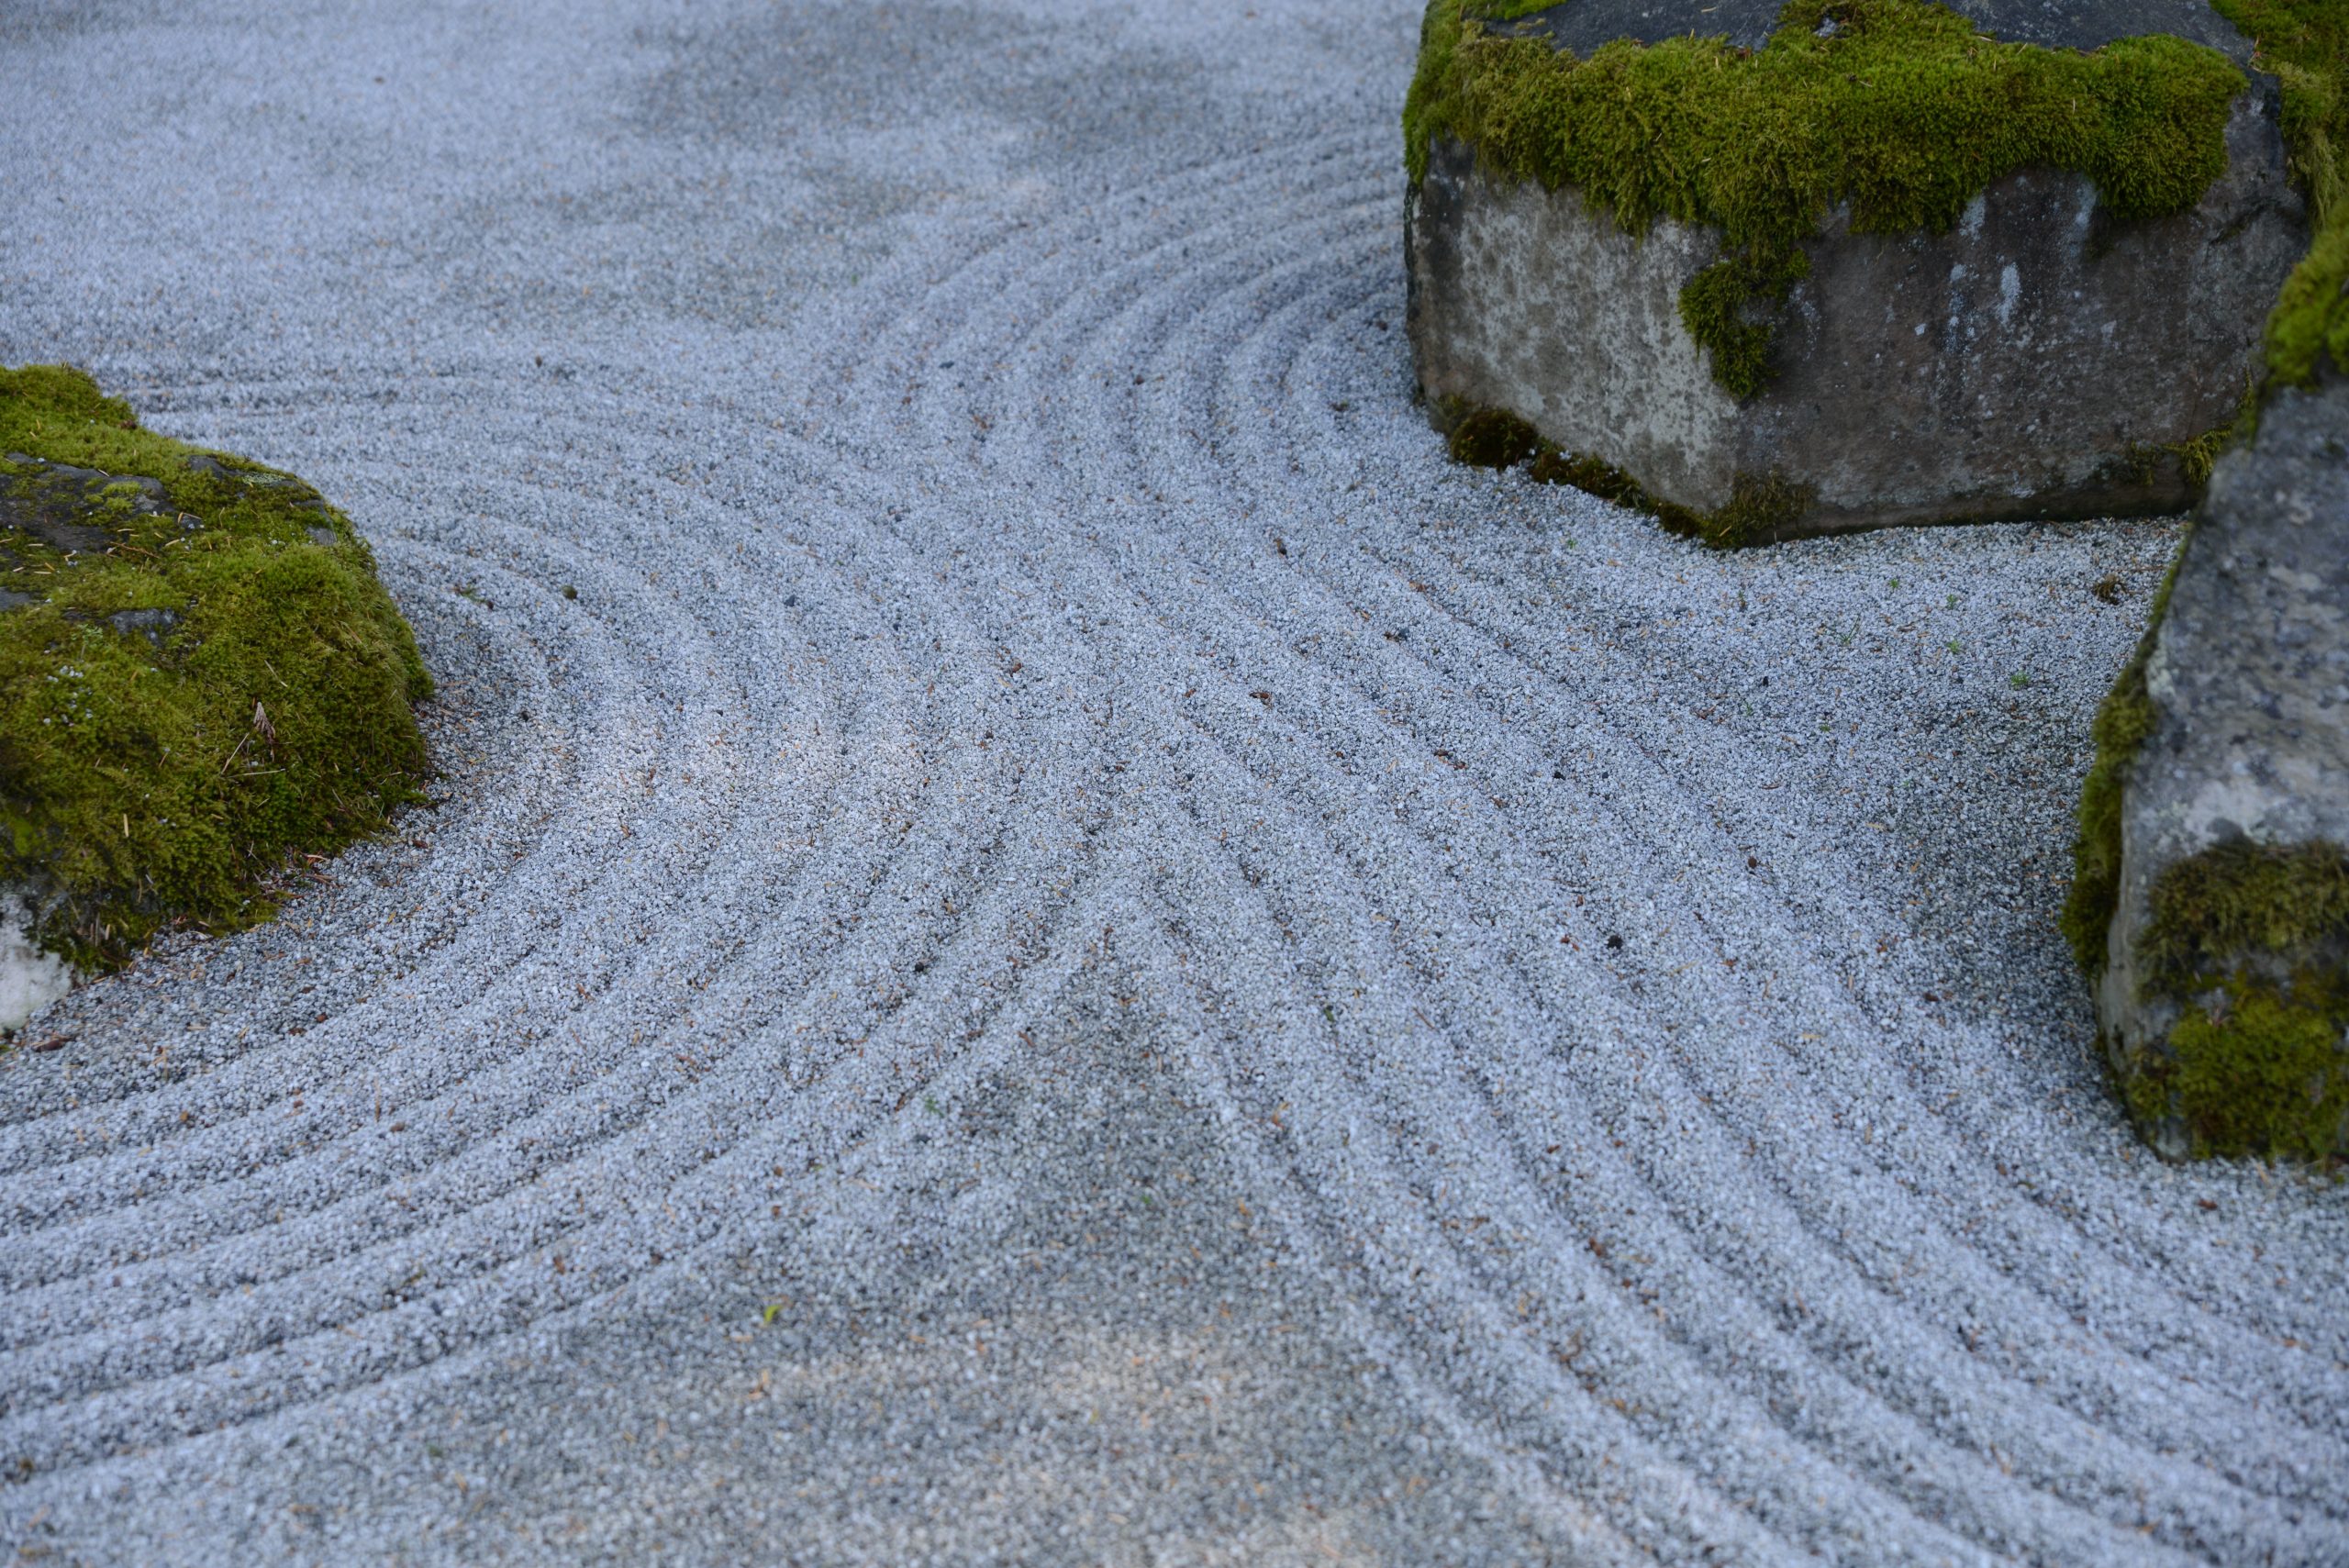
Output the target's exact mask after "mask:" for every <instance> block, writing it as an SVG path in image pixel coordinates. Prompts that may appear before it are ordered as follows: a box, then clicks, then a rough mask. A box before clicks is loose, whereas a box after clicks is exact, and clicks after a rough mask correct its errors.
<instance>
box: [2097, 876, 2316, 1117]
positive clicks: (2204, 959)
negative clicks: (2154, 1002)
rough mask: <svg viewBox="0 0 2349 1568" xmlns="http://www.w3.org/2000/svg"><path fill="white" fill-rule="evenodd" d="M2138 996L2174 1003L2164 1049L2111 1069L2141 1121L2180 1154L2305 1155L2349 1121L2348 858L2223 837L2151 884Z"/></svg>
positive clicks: (2147, 1051) (2144, 1053)
mask: <svg viewBox="0 0 2349 1568" xmlns="http://www.w3.org/2000/svg"><path fill="white" fill-rule="evenodd" d="M2147 904H2148V911H2149V917H2148V919H2147V922H2146V926H2145V931H2144V934H2143V938H2142V940H2140V942H2139V947H2138V951H2139V955H2140V960H2141V964H2142V970H2141V973H2140V976H2139V983H2140V986H2141V989H2142V991H2143V994H2144V995H2147V996H2148V997H2152V996H2176V997H2179V998H2182V999H2184V1001H2185V1011H2184V1012H2183V1014H2182V1015H2181V1016H2180V1017H2179V1018H2178V1021H2177V1023H2176V1025H2175V1026H2174V1027H2173V1028H2172V1029H2171V1030H2170V1032H2169V1036H2168V1039H2167V1040H2166V1041H2165V1042H2164V1049H2141V1050H2140V1052H2139V1054H2138V1056H2137V1058H2136V1060H2134V1061H2132V1062H2123V1063H2119V1064H2117V1065H2118V1067H2119V1069H2120V1073H2121V1082H2122V1087H2123V1095H2124V1098H2125V1099H2126V1100H2127V1102H2128V1105H2129V1108H2130V1110H2131V1112H2132V1115H2134V1116H2135V1117H2136V1118H2137V1119H2138V1120H2139V1122H2140V1123H2142V1124H2143V1125H2145V1126H2147V1127H2148V1128H2152V1127H2154V1126H2157V1125H2159V1124H2161V1123H2163V1122H2165V1121H2175V1122H2176V1124H2177V1125H2178V1126H2179V1127H2180V1128H2182V1129H2183V1130H2184V1132H2185V1134H2186V1136H2187V1139H2188V1144H2189V1151H2190V1152H2192V1153H2195V1154H2198V1155H2202V1154H2222V1155H2233V1154H2274V1155H2288V1156H2297V1157H2299V1158H2301V1159H2307V1160H2321V1159H2326V1158H2329V1157H2331V1156H2332V1155H2334V1154H2336V1153H2339V1152H2341V1151H2342V1150H2343V1144H2342V1139H2343V1132H2344V1129H2349V1045H2344V1038H2349V853H2344V852H2343V850H2342V848H2341V846H2339V845H2338V844H2330V843H2321V842H2319V843H2305V844H2297V845H2291V846H2275V845H2266V844H2254V843H2252V842H2249V841H2248V840H2237V841H2235V842H2232V843H2227V844H2221V845H2217V846H2214V847H2213V848H2211V849H2209V850H2206V851H2203V852H2201V853H2200V854H2199V855H2195V856H2193V857H2192V858H2190V859H2188V860H2185V861H2181V862H2178V863H2177V864H2176V865H2173V866H2170V867H2169V868H2167V869H2166V870H2165V871H2164V872H2163V873H2162V874H2161V875H2160V876H2159V877H2157V878H2156V879H2155V880H2154V886H2153V888H2152V890H2151V892H2150V894H2149V895H2148V899H2147Z"/></svg>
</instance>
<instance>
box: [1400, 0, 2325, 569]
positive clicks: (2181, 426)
mask: <svg viewBox="0 0 2349 1568" xmlns="http://www.w3.org/2000/svg"><path fill="white" fill-rule="evenodd" d="M1748 9H1751V10H1753V14H1754V16H1755V17H1760V16H1761V14H1762V12H1763V10H1765V9H1766V10H1767V11H1768V13H1769V18H1768V20H1774V19H1775V17H1776V10H1777V7H1776V5H1763V4H1759V3H1757V5H1756V6H1753V7H1748ZM1958 9H1960V10H1962V11H1964V12H1965V14H1967V15H1969V16H1974V15H1976V12H1978V11H1987V12H1991V13H1996V15H1995V16H1994V17H1988V18H1977V19H1987V20H1989V21H1993V22H1995V23H1996V25H1997V27H1998V29H2000V30H2002V31H2003V32H2006V33H2009V34H2011V35H2013V36H2017V37H2022V38H2027V39H2032V41H2047V42H2058V41H2064V42H2069V41H2071V40H2073V39H2077V40H2079V41H2080V42H2082V43H2102V42H2106V41H2110V39H2111V38H2112V37H2116V36H2128V35H2133V34H2139V33H2143V32H2147V31H2152V30H2162V29H2161V28H2160V27H2159V25H2158V24H2160V23H2161V22H2163V21H2167V22H2170V23H2173V24H2175V27H2176V29H2177V30H2180V31H2184V32H2186V34H2187V36H2189V37H2192V38H2194V39H2196V40H2197V41H2207V42H2210V43H2212V44H2213V45H2214V46H2220V45H2224V46H2225V47H2226V49H2227V50H2228V52H2230V53H2235V54H2241V55H2247V52H2248V50H2247V46H2244V45H2243V40H2242V39H2241V37H2240V35H2237V34H2235V33H2234V32H2233V30H2232V28H2229V27H2228V26H2227V25H2226V24H2225V23H2224V22H2223V21H2221V19H2220V18H2218V17H2216V15H2215V14H2214V13H2211V12H2210V10H2209V7H2208V6H2207V5H2205V4H2203V0H2173V3H2168V4H2160V5H2131V6H2121V5H2119V4H2117V0H2116V3H2115V4H2111V5H2105V4H2094V5H2091V4H2086V3H2082V4H2076V5H2066V6H2056V7H2043V6H2037V5H2033V6H2013V5H1994V4H1991V3H1990V0H1981V3H1980V4H1977V5H1976V6H1960V7H1958ZM2172 13H2176V15H2175V16H2173V15H2172ZM1692 17H1693V18H1696V19H1697V20H1696V21H1693V22H1692ZM2132 17H2133V18H2136V19H2135V20H2134V21H2132ZM1748 20H1751V18H1747V17H1745V13H1744V12H1743V11H1741V10H1739V8H1738V6H1736V5H1735V4H1733V3H1732V4H1728V5H1724V6H1721V7H1720V8H1719V10H1718V11H1717V12H1712V13H1709V14H1708V13H1706V12H1704V11H1703V10H1702V8H1700V7H1698V6H1695V5H1693V4H1691V5H1682V6H1665V5H1662V4H1654V3H1650V4H1642V3H1640V0H1575V4H1572V5H1569V6H1561V7H1556V8H1553V10H1552V11H1549V12H1543V13H1538V14H1537V15H1536V16H1535V17H1530V18H1527V19H1526V22H1525V23H1523V24H1520V25H1521V26H1536V25H1542V26H1546V27H1547V28H1549V29H1550V30H1551V31H1552V33H1553V36H1556V37H1558V38H1560V39H1563V40H1564V41H1565V42H1567V43H1569V44H1576V45H1579V46H1580V47H1593V44H1592V40H1593V39H1597V41H1605V40H1604V39H1598V37H1597V36H1598V33H1601V32H1604V33H1606V34H1607V36H1608V37H1609V38H1612V37H1617V36H1625V34H1626V32H1627V31H1628V34H1629V36H1631V37H1635V38H1639V39H1643V40H1645V39H1652V38H1661V37H1666V36H1671V35H1672V34H1675V33H1679V32H1686V31H1689V30H1698V31H1703V32H1708V33H1716V32H1723V31H1727V32H1730V33H1731V35H1732V36H1735V29H1736V28H1737V27H1740V26H1743V25H1745V22H1746V21H1748ZM1768 20H1765V21H1761V22H1757V23H1755V25H1756V26H1758V27H1761V28H1764V29H1765V31H1766V27H1767V25H1768ZM2189 22H2190V23H2191V25H2190V26H2189ZM1633 23H1636V24H1638V25H1637V26H1636V27H1633V26H1632V24H1633ZM1610 29H1611V30H1610ZM2205 35H2208V36H2207V37H2206V36H2205ZM1756 41H1758V37H1757V39H1756ZM2281 107H2282V106H2281V95H2280V92H2279V91H2278V88H2277V83H2276V82H2275V81H2274V79H2273V78H2271V77H2267V76H2265V75H2258V74H2254V75H2253V77H2252V87H2251V90H2250V91H2249V92H2247V93H2245V94H2244V95H2242V96H2241V97H2239V98H2238V99H2237V100H2236V102H2235V105H2234V107H2233V110H2232V116H2231V117H2230V119H2229V121H2228V124H2227V128H2226V150H2227V158H2228V163H2227V169H2226V172H2225V173H2224V174H2223V175H2222V176H2221V178H2220V179H2219V180H2218V181H2217V182H2216V183H2213V184H2212V185H2211V186H2210V189H2209V190H2208V191H2206V192H2205V193H2204V195H2202V198H2201V200H2200V201H2199V204H2198V205H2197V206H2194V207H2193V208H2192V209H2191V210H2190V211H2188V212H2184V213H2181V214H2177V215H2176V216H2173V217H2161V218H2152V219H2144V220H2138V221H2130V222H2122V221H2119V220H2116V219H2113V218H2112V217H2110V214H2109V212H2107V211H2106V210H2104V209H2102V208H2101V207H2100V206H2099V202H2098V199H2097V193H2096V190H2095V187H2094V185H2093V183H2091V182H2089V181H2088V180H2087V178H2085V177H2084V176H2081V175H2077V174H2073V173H2067V172H2059V171H2054V170H2049V169H2026V170H2023V171H2021V172H2016V173H2014V174H2011V175H2009V176H2008V177H2007V178H2005V179H2002V180H1999V181H1998V182H1997V183H1994V184H1992V185H1991V186H1990V187H1989V188H1988V189H1987V190H1986V191H1984V192H1983V193H1982V194H1981V195H1979V196H1977V197H1976V199H1975V200H1974V202H1973V203H1972V204H1971V205H1970V206H1968V207H1967V208H1966V210H1965V214H1964V216H1963V217H1962V218H1961V220H1960V221H1959V223H1958V224H1957V225H1956V227H1954V228H1953V229H1951V230H1950V231H1949V232H1947V233H1943V234H1932V233H1924V232H1919V233H1912V234H1902V235H1883V234H1854V233H1852V232H1851V230H1850V220H1849V217H1848V214H1844V213H1835V214H1831V215H1829V217H1827V219H1826V220H1825V221H1824V222H1823V223H1822V225H1821V227H1820V233H1819V234H1818V235H1817V236H1816V237H1815V238H1813V239H1811V240H1809V242H1808V243H1807V244H1806V245H1805V247H1804V250H1805V251H1806V253H1807V254H1808V256H1809V261H1810V268H1811V271H1810V275H1809V277H1808V278H1807V279H1805V280H1803V281H1801V282H1799V283H1797V284H1795V285H1794V288H1793V291H1792V293H1791V295H1789V296H1788V298H1787V304H1786V305H1785V306H1784V307H1783V310H1782V312H1781V313H1780V314H1779V315H1778V317H1776V319H1777V321H1778V323H1779V326H1778V336H1777V342H1776V357H1775V361H1774V373H1773V374H1772V376H1771V377H1770V379H1769V382H1768V384H1767V385H1765V387H1764V389H1763V390H1762V391H1761V392H1760V393H1758V394H1757V395H1754V396H1753V397H1751V398H1748V399H1745V400H1742V401H1741V400H1740V399H1738V398H1736V397H1734V396H1732V395H1731V394H1730V393H1729V392H1727V391H1726V390H1724V389H1723V388H1722V387H1721V386H1720V384H1719V383H1718V382H1717V381H1716V380H1715V378H1714V376H1713V374H1712V373H1711V366H1710V362H1709V358H1708V355H1707V353H1706V351H1705V350H1702V349H1700V348H1699V347H1698V344H1697V343H1696V341H1695V340H1694V339H1692V338H1691V337H1690V336H1689V334H1688V332H1687V329H1686V328H1685V326H1684V325H1683V322H1682V319H1681V316H1680V313H1679V308H1678V305H1679V298H1680V293H1681V290H1682V289H1683V287H1684V286H1685V285H1686V284H1687V283H1688V281H1689V280H1690V279H1691V278H1692V277H1693V276H1695V275H1696V273H1697V272H1698V271H1700V270H1701V269H1703V268H1704V267H1706V266H1708V265H1709V264H1710V263H1712V262H1714V261H1717V260H1720V257H1721V255H1722V250H1721V247H1720V239H1719V237H1718V235H1717V234H1715V233H1714V232H1713V231H1711V230H1709V229H1705V228H1693V227H1690V226H1687V225H1684V224H1679V223H1675V222H1673V221H1670V220H1663V221H1659V222H1657V223H1656V224H1654V225H1653V227H1651V228H1649V229H1648V230H1647V232H1646V233H1645V234H1644V235H1643V236H1641V237H1638V238H1634V237H1633V236H1631V235H1629V234H1627V233H1625V232H1623V231H1622V230H1621V229H1620V228H1618V227H1617V225H1616V224H1615V223H1614V221H1613V220H1612V219H1611V218H1610V217H1605V216H1602V215H1599V214H1597V213H1594V212H1592V211H1590V210H1589V209H1588V208H1587V207H1586V205H1585V204H1584V202H1583V200H1582V198H1581V196H1580V195H1579V194H1578V193H1577V192H1575V191H1574V190H1572V189H1564V190H1559V191H1555V192H1553V191H1549V190H1545V189H1543V188H1542V186H1541V185H1539V184H1538V183H1531V182H1526V181H1520V180H1513V179H1508V178H1504V177H1500V176H1497V175H1495V174H1493V173H1491V172H1488V171H1486V170H1485V169H1482V168H1480V167H1479V166H1478V163H1477V160H1476V157H1475V152H1474V150H1471V149H1469V148H1467V147H1464V146H1463V145H1461V144H1460V143H1458V142H1456V141H1447V140H1441V139H1440V140H1437V141H1436V142H1434V143H1433V144H1432V145H1431V148H1430V150H1429V156H1428V160H1427V166H1426V173H1425V177H1424V178H1423V179H1422V180H1421V181H1419V183H1418V184H1417V185H1415V187H1414V188H1413V190H1412V191H1411V193H1410V196H1409V200H1408V208H1407V228H1408V236H1407V252H1408V264H1409V268H1410V308H1409V327H1410V333H1411V341H1412V346H1413V350H1414V355H1415V359H1416V364H1417V370H1418V375H1419V386H1420V389H1421V391H1422V392H1423V394H1424V395H1426V396H1427V398H1428V400H1429V403H1430V406H1431V411H1432V412H1433V413H1434V414H1435V416H1436V417H1437V419H1438V421H1439V423H1442V422H1444V421H1445V420H1447V419H1448V418H1449V417H1453V415H1454V414H1455V413H1456V412H1457V411H1458V410H1461V409H1463V408H1467V407H1495V408H1500V409H1506V410H1508V412H1510V413H1513V414H1516V415H1518V416H1519V417H1522V418H1524V419H1526V420H1527V421H1529V422H1530V423H1531V424H1532V426H1533V427H1534V428H1536V429H1537V430H1539V431H1540V432H1541V434H1542V436H1543V437H1545V438H1546V439H1549V440H1551V441H1553V442H1554V443H1556V444H1557V445H1558V446H1559V447H1561V448H1563V449H1564V450H1568V451H1571V452H1575V453H1577V454H1582V455H1587V456H1591V457H1596V458H1599V459H1602V460H1604V461H1605V462H1608V463H1610V464H1612V465H1614V466H1615V467H1616V468H1619V469H1621V470H1624V471H1626V472H1627V473H1629V474H1630V475H1631V476H1632V477H1633V478H1634V479H1636V480H1637V481H1639V483H1640V484H1642V486H1644V487H1645V488H1646V489H1647V490H1648V491H1649V492H1650V493H1651V494H1653V495H1655V496H1657V497H1659V498H1661V499H1663V500H1664V501H1668V502H1671V503H1673V504H1675V505H1677V506H1683V507H1687V508H1689V509H1690V510H1692V511H1696V512H1701V513H1710V512H1714V511H1717V510H1719V509H1720V508H1721V507H1723V506H1726V505H1727V504H1728V503H1729V502H1730V500H1731V494H1732V490H1733V488H1734V486H1735V484H1736V482H1737V480H1738V478H1739V476H1740V475H1745V476H1749V477H1750V478H1752V479H1764V478H1769V477H1776V478H1778V479H1781V480H1783V481H1785V482H1786V483H1787V484H1789V485H1790V486H1792V487H1793V488H1794V489H1795V490H1796V491H1797V492H1801V493H1808V494H1809V495H1810V497H1811V499H1810V500H1809V504H1808V505H1807V506H1806V508H1805V509H1804V511H1803V512H1802V513H1801V515H1799V516H1798V517H1792V518H1790V519H1788V520H1787V522H1785V523H1784V524H1782V525H1780V527H1779V530H1778V532H1779V537H1787V536H1791V535H1797V534H1808V533H1828V532H1837V531H1842V530H1845V529H1851V528H1869V527H1879V526H1887V525H1894V524H1909V523H1937V522H1966V521H1990V520H2001V519H2018V518H2036V517H2092V516H2112V515H2124V514H2136V513H2146V512H2165V511H2173V512H2174V511H2178V510H2182V509H2184V508H2185V507H2186V506H2188V505H2189V504H2190V502H2191V500H2192V485H2191V483H2190V481H2189V479H2188V476H2187V474H2186V473H2183V472H2182V465H2181V464H2180V463H2179V462H2176V460H2175V458H2174V457H2172V456H2165V453H2164V452H2163V450H2162V449H2165V448H2168V447H2172V446H2176V445H2181V444H2184V443H2187V442H2190V441H2193V440H2194V439H2197V438H2199V437H2200V436H2202V435H2204V434H2205V433H2207V432H2209V431H2210V430H2212V429H2214V428H2219V427H2221V426H2224V425H2225V424H2227V423H2228V422H2229V421H2230V420H2231V419H2232V417H2233V416H2234V414H2235V412H2236V410H2237V408H2238V407H2239V406H2240V404H2241V402H2242V400H2243V395H2244V393H2245V391H2246V389H2247V387H2248V386H2249V384H2250V381H2251V378H2252V376H2253V374H2254V369H2255V367H2256V365H2257V364H2258V362H2259V361H2258V341H2259V332H2260V327H2261V324H2262V322H2263V321H2264V320H2265V318H2266V314H2267V311H2268V308H2269V306H2271V305H2272V304H2273V303H2274V301H2275V298H2276V294H2277V289H2278V288H2279V287H2280V286H2281V284H2282V283H2283V281H2284V279H2285V277H2286V276H2287V275H2288V273H2289V272H2290V271H2291V269H2292V267H2293V265H2294V264H2295V262H2297V261H2299V257H2300V256H2301V255H2302V253H2303V252H2304V251H2305V250H2307V248H2308V243H2309V238H2310V229H2309V221H2308V215H2307V211H2306V206H2305V204H2304V202H2303V201H2302V199H2301V197H2300V196H2299V194H2298V193H2297V192H2296V191H2295V190H2294V189H2293V188H2292V185H2291V183H2290V182H2289V180H2288V177H2287V173H2286V165H2285V153H2284V146H2283V139H2282V136H2281V132H2280V117H2281Z"/></svg>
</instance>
